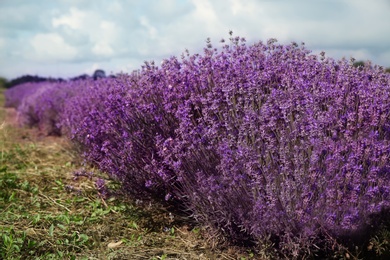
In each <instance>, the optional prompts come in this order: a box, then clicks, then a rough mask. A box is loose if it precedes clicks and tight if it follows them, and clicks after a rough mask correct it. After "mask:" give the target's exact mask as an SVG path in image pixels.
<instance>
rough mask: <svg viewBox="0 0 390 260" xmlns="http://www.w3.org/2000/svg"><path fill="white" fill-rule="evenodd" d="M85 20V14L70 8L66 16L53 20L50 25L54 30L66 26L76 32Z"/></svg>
mask: <svg viewBox="0 0 390 260" xmlns="http://www.w3.org/2000/svg"><path fill="white" fill-rule="evenodd" d="M85 19H86V13H85V12H83V11H80V10H79V9H77V8H74V7H72V8H70V13H69V14H68V15H62V16H60V17H59V18H54V19H53V20H52V25H53V27H54V28H56V27H58V26H61V25H64V26H68V27H69V28H71V29H74V30H77V29H81V28H82V26H83V23H84V22H85Z"/></svg>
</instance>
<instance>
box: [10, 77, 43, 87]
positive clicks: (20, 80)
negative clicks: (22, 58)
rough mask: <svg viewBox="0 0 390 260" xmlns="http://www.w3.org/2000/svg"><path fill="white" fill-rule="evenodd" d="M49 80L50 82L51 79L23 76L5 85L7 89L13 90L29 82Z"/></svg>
mask: <svg viewBox="0 0 390 260" xmlns="http://www.w3.org/2000/svg"><path fill="white" fill-rule="evenodd" d="M47 80H49V79H47V78H43V77H39V76H31V75H23V76H21V77H18V78H16V79H12V80H11V81H8V82H7V83H6V84H5V87H6V88H11V87H13V86H16V85H19V84H23V83H27V82H42V81H47Z"/></svg>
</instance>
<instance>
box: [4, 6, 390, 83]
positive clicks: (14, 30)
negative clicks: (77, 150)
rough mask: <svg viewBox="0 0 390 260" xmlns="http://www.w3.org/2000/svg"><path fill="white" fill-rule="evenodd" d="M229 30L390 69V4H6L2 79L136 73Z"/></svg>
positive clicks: (197, 48)
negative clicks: (100, 70) (103, 72)
mask: <svg viewBox="0 0 390 260" xmlns="http://www.w3.org/2000/svg"><path fill="white" fill-rule="evenodd" d="M230 30H232V31H233V34H234V36H240V37H245V38H246V40H247V43H248V44H252V43H255V42H258V41H263V42H266V41H267V40H268V39H269V38H276V39H277V40H278V42H279V43H282V44H289V43H291V42H292V41H294V42H297V43H301V42H304V43H305V46H306V48H308V49H309V50H312V51H313V53H316V54H317V53H319V52H321V51H325V53H326V56H328V57H332V58H334V59H341V58H343V57H345V58H348V59H349V58H351V57H353V58H355V59H356V60H364V61H366V60H370V61H372V62H373V63H374V64H378V65H381V66H384V67H390V0H370V1H368V0H0V76H1V77H5V78H7V79H13V78H15V77H19V76H22V75H26V74H30V75H39V76H44V77H62V78H70V77H73V76H78V75H80V74H89V75H91V74H93V72H94V71H95V70H96V69H103V70H104V71H105V72H106V74H116V73H120V72H123V73H131V72H132V71H133V70H137V69H139V68H140V67H141V66H142V64H143V63H144V61H151V60H154V61H155V62H156V63H157V64H159V62H161V61H162V60H163V59H164V58H169V57H171V56H180V55H181V54H182V53H183V52H184V51H185V49H188V50H189V51H190V53H200V52H202V49H203V48H204V47H205V46H206V39H207V38H208V37H209V38H210V39H211V42H212V43H213V46H214V47H218V46H220V45H219V41H220V40H221V39H222V38H223V39H228V38H229V37H230V36H229V31H230Z"/></svg>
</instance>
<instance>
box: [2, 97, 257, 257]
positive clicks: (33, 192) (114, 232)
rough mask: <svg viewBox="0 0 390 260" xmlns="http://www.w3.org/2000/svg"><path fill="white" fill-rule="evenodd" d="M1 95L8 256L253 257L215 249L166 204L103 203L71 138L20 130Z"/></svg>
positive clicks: (241, 251)
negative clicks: (77, 173) (85, 174)
mask: <svg viewBox="0 0 390 260" xmlns="http://www.w3.org/2000/svg"><path fill="white" fill-rule="evenodd" d="M3 104H4V97H3V95H2V93H0V259H232V260H233V259H250V258H253V255H252V254H251V253H250V252H245V250H244V249H237V248H234V247H229V248H224V249H223V250H222V249H221V248H220V249H213V250H212V249H211V248H210V244H208V243H207V241H206V240H205V239H204V236H203V233H204V232H203V230H202V228H200V227H193V226H191V227H190V226H189V223H186V221H183V219H182V218H181V217H179V216H175V215H173V214H172V213H170V212H169V211H168V210H167V209H165V208H163V207H162V206H159V205H136V204H135V203H134V202H133V201H129V200H127V199H124V198H120V197H112V198H108V199H103V198H102V197H101V196H99V194H98V192H97V191H96V189H95V180H96V178H104V179H107V181H108V183H109V185H111V187H114V186H115V185H116V184H115V183H113V182H110V181H109V180H108V178H107V176H106V175H104V174H103V173H100V172H98V171H97V170H94V169H87V170H88V171H91V172H93V175H92V176H91V177H79V178H77V179H75V176H74V174H73V173H74V172H75V171H77V170H79V169H81V168H83V166H82V161H81V160H80V158H78V156H77V154H75V153H74V152H72V146H71V144H70V143H68V142H67V140H65V139H63V138H59V137H45V136H42V135H40V134H39V133H38V132H37V131H36V130H34V129H25V128H20V127H17V126H16V125H15V116H16V114H15V111H13V110H12V109H5V108H3Z"/></svg>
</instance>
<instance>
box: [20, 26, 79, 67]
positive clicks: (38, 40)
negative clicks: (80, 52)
mask: <svg viewBox="0 0 390 260" xmlns="http://www.w3.org/2000/svg"><path fill="white" fill-rule="evenodd" d="M30 44H31V46H32V48H33V53H31V54H28V57H29V58H30V59H32V60H36V61H38V62H39V61H69V60H72V59H73V58H75V57H76V55H77V49H75V48H74V47H72V46H70V45H68V44H66V43H65V41H64V39H63V38H62V37H61V36H60V35H58V34H55V33H46V34H37V35H35V36H34V37H33V38H32V40H31V42H30Z"/></svg>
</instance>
